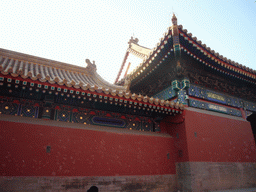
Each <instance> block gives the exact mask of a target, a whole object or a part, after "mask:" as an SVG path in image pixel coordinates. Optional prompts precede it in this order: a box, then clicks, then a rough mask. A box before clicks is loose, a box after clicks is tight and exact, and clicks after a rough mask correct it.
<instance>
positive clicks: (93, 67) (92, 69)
mask: <svg viewBox="0 0 256 192" xmlns="http://www.w3.org/2000/svg"><path fill="white" fill-rule="evenodd" d="M85 62H86V63H87V67H86V69H87V70H88V71H90V72H96V70H97V67H96V65H95V61H92V63H91V61H90V59H85Z"/></svg>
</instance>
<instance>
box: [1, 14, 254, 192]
mask: <svg viewBox="0 0 256 192" xmlns="http://www.w3.org/2000/svg"><path fill="white" fill-rule="evenodd" d="M128 44H129V46H128V49H127V52H126V53H125V57H124V60H123V63H122V65H121V68H120V71H119V73H118V74H117V78H116V81H115V84H110V83H108V82H106V81H105V80H104V79H102V78H101V77H100V76H99V75H98V73H97V67H96V64H95V63H94V62H91V61H90V60H88V59H86V63H87V67H86V68H83V67H78V66H74V65H70V64H66V63H61V62H57V61H53V60H48V59H44V58H39V57H35V56H31V55H27V54H22V53H18V52H14V51H10V50H5V49H0V87H1V92H0V93H1V94H0V121H1V123H0V142H1V153H0V161H1V162H0V191H87V190H88V189H89V188H90V187H91V186H93V185H94V186H97V187H98V188H99V191H166V192H167V191H168V192H169V191H178V190H179V191H196V192H198V191H214V190H222V189H237V188H251V187H255V186H256V147H255V137H256V127H255V126H256V125H255V119H256V118H255V114H256V71H255V70H252V69H249V68H248V67H245V66H243V65H241V64H238V63H236V62H234V61H231V60H229V59H227V58H225V57H223V56H222V55H220V54H219V53H216V52H215V51H214V50H211V49H210V48H209V47H207V46H206V45H205V44H202V42H201V41H200V40H197V38H196V37H193V36H192V34H191V33H188V32H187V30H186V29H183V27H182V25H177V18H176V17H175V15H173V18H172V26H170V27H169V28H168V30H167V32H166V33H165V34H164V36H163V37H162V38H161V39H160V41H159V42H158V44H157V46H156V47H155V48H153V49H148V48H146V47H143V46H141V45H139V44H138V39H136V38H135V39H134V38H131V40H130V41H129V42H128ZM129 54H134V55H136V56H138V57H139V58H142V59H143V61H142V63H141V64H139V65H138V66H137V68H136V69H134V70H133V71H132V72H131V73H128V71H129V67H130V64H129V63H128V64H127V63H126V61H127V58H128V57H129ZM121 74H124V75H123V76H122V77H121Z"/></svg>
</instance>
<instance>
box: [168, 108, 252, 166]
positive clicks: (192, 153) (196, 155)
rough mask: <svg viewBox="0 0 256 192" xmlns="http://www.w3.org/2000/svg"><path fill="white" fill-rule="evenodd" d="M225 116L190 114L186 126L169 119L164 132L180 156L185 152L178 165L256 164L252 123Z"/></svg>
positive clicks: (190, 112)
mask: <svg viewBox="0 0 256 192" xmlns="http://www.w3.org/2000/svg"><path fill="white" fill-rule="evenodd" d="M219 115H221V114H219ZM224 116H225V115H222V117H221V116H215V115H210V114H206V113H199V112H195V111H190V110H186V113H185V121H184V123H180V124H177V123H175V122H174V123H172V119H170V118H169V119H167V120H166V121H165V125H166V128H165V129H164V130H165V132H168V133H169V134H170V135H172V136H173V137H174V138H175V139H174V141H175V146H176V152H177V151H178V150H182V151H183V157H179V156H177V157H178V158H177V161H192V162H256V147H255V141H254V137H253V134H252V129H251V126H250V123H249V122H247V121H245V120H241V119H240V120H237V119H231V118H227V117H224ZM177 133H178V134H179V138H177V136H176V135H177ZM195 133H196V136H195ZM185 142H186V144H185Z"/></svg>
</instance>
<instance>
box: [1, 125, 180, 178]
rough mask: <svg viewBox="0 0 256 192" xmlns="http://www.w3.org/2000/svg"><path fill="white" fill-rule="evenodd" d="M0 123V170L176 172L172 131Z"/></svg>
mask: <svg viewBox="0 0 256 192" xmlns="http://www.w3.org/2000/svg"><path fill="white" fill-rule="evenodd" d="M0 128H1V129H0V146H1V147H0V174H1V175H2V176H115V175H154V174H156V175H157V174H175V162H174V161H175V160H174V156H173V153H174V152H173V140H172V138H170V137H160V136H159V137H158V136H145V135H132V134H120V133H112V132H102V131H91V130H83V129H73V128H62V127H53V126H52V127H51V126H45V125H32V124H24V123H15V122H8V121H0ZM48 145H49V146H51V152H50V153H46V146H48ZM167 153H170V158H169V159H167Z"/></svg>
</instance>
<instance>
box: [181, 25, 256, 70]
mask: <svg viewBox="0 0 256 192" xmlns="http://www.w3.org/2000/svg"><path fill="white" fill-rule="evenodd" d="M178 28H179V29H180V30H181V31H182V32H183V33H185V34H186V35H187V36H188V37H189V38H191V40H192V41H194V42H195V43H197V44H198V45H200V46H201V47H202V48H203V49H204V50H205V51H207V52H208V53H210V54H212V55H214V56H215V57H217V58H219V59H221V60H222V61H224V62H226V63H228V64H230V65H232V66H234V67H237V68H240V69H242V70H245V71H247V72H250V73H252V74H256V70H254V69H252V68H250V67H247V66H245V65H242V64H240V63H238V62H236V61H233V60H231V59H228V58H226V57H224V56H223V55H221V54H219V53H218V52H216V51H215V50H213V49H211V48H210V47H208V46H206V44H204V43H202V41H201V40H198V39H197V37H196V36H194V37H193V34H192V33H191V32H188V30H187V29H183V26H182V25H179V26H178Z"/></svg>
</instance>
